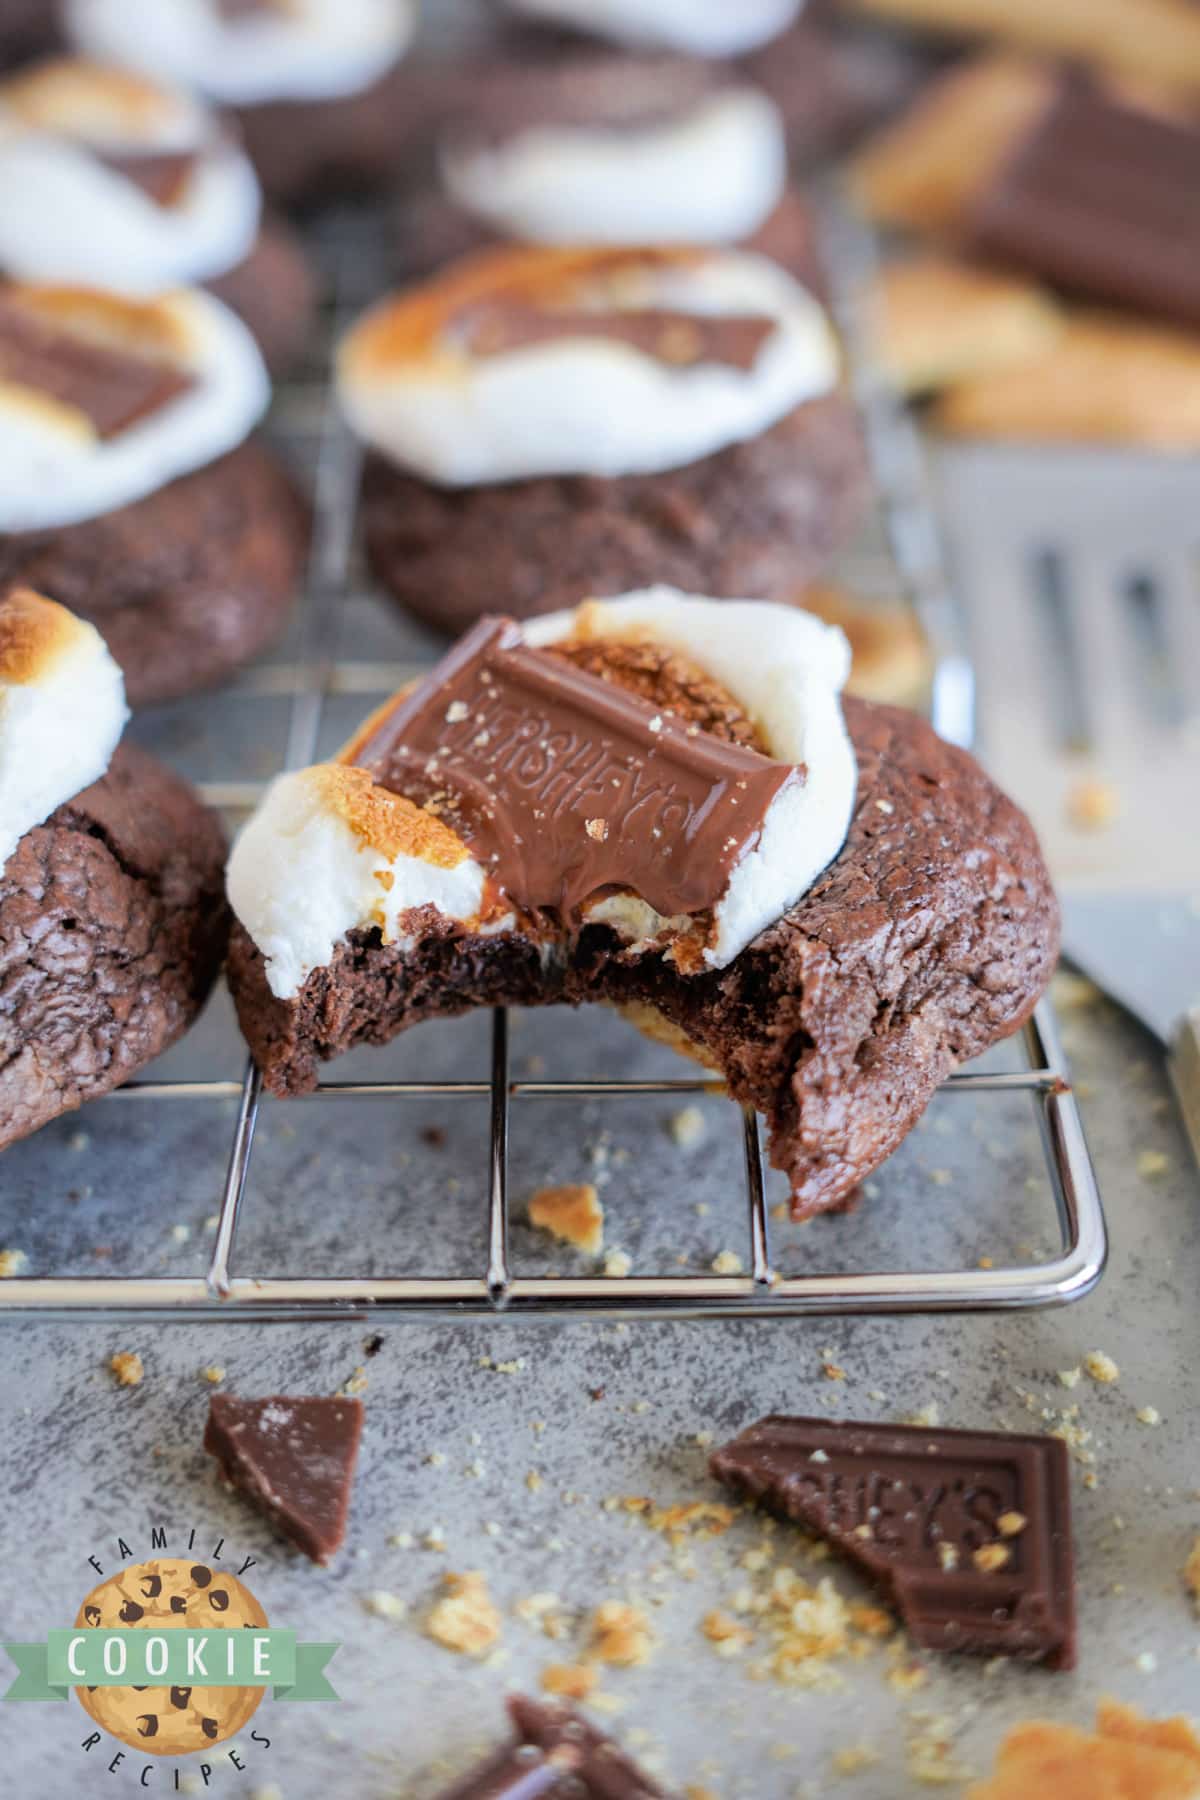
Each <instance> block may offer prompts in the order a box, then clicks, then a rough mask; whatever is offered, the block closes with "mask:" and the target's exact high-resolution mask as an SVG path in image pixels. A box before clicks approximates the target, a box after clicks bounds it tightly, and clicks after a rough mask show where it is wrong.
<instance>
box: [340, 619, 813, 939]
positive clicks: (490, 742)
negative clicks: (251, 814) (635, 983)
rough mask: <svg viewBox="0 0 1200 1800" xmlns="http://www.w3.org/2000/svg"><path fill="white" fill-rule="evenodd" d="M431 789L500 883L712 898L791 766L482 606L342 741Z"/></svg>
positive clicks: (384, 769)
mask: <svg viewBox="0 0 1200 1800" xmlns="http://www.w3.org/2000/svg"><path fill="white" fill-rule="evenodd" d="M354 761H355V762H356V763H358V764H359V765H360V766H361V767H363V768H366V769H369V770H370V772H371V775H372V777H373V779H374V780H375V781H377V782H379V783H380V784H381V785H382V786H384V787H386V788H390V789H391V790H392V791H393V792H395V793H399V794H403V795H405V796H406V797H407V798H408V799H410V800H415V801H417V802H418V803H425V804H431V805H432V806H433V808H434V809H435V810H436V811H437V812H438V813H439V814H441V815H442V816H443V817H444V818H445V819H446V822H447V824H449V825H451V826H452V827H453V828H454V830H455V831H457V832H458V834H459V835H460V836H461V837H462V838H464V839H465V841H466V842H467V844H468V845H469V846H470V847H471V849H472V851H473V853H474V855H475V856H476V857H477V859H478V860H479V862H480V863H482V865H483V866H484V868H486V869H488V870H490V872H491V873H492V874H493V875H494V877H495V879H496V881H497V882H498V883H499V885H500V886H501V887H502V888H503V890H504V892H505V894H506V895H507V896H508V897H509V898H510V899H511V900H513V901H515V902H516V904H517V905H518V906H521V907H524V908H526V909H527V910H529V911H531V912H540V911H543V910H551V911H554V912H556V913H557V914H558V915H559V916H560V917H563V918H566V917H569V916H570V914H571V913H572V912H573V910H574V909H575V908H577V907H578V906H579V905H580V904H581V903H582V902H583V901H584V900H586V899H588V897H589V896H590V895H592V894H595V893H597V892H598V891H602V890H603V889H605V888H606V887H627V888H632V889H633V891H634V892H635V893H636V894H640V895H641V896H642V898H643V899H644V900H647V901H648V902H649V903H650V905H651V906H653V907H655V908H656V909H657V911H658V912H660V913H662V914H663V915H664V916H665V917H668V918H669V917H671V916H672V915H677V914H680V913H687V914H694V913H699V912H703V911H705V910H707V909H708V908H710V907H712V906H715V904H716V902H717V901H718V900H719V899H720V897H721V895H722V894H723V893H724V891H725V888H726V886H727V885H728V881H729V876H730V872H731V871H732V869H733V867H734V865H735V864H736V863H737V862H738V860H739V858H740V857H741V855H742V853H743V851H744V850H745V849H746V847H747V846H748V844H750V843H751V842H752V841H753V840H754V839H755V838H756V837H757V836H758V834H759V832H760V831H761V829H762V824H763V820H764V818H765V817H766V814H767V811H768V809H769V808H770V805H771V802H772V801H773V800H774V798H775V796H776V794H777V793H778V792H779V790H780V788H781V787H782V786H783V785H784V783H785V782H786V781H789V780H790V779H792V778H793V777H794V776H795V775H796V773H797V770H796V768H795V767H794V766H793V765H792V764H790V763H781V762H772V761H771V760H770V759H769V758H768V757H765V756H760V755H759V753H758V752H757V751H756V750H749V749H746V748H745V747H744V746H743V745H741V744H736V743H731V742H726V741H723V740H721V739H719V738H716V737H714V736H713V735H712V734H711V733H709V732H702V731H700V730H698V729H697V728H695V727H689V726H688V725H686V724H685V722H684V721H683V720H682V719H679V718H677V717H674V716H672V715H671V714H670V713H667V712H660V711H659V710H658V709H657V708H656V707H654V706H652V705H651V704H650V702H649V701H647V700H643V699H642V698H641V696H640V695H638V694H634V693H631V692H629V691H628V690H627V689H625V688H620V687H617V686H616V685H615V683H612V682H607V681H603V680H601V679H600V677H599V676H596V675H590V674H588V673H586V672H585V671H584V670H582V669H577V668H574V667H573V666H572V665H571V664H570V663H568V662H566V661H564V660H563V659H562V658H561V657H555V656H551V655H549V654H547V652H546V651H544V650H534V649H530V648H528V647H527V646H526V645H525V644H524V643H523V642H522V639H521V634H520V631H519V629H518V627H517V626H516V625H514V624H513V622H512V621H511V620H510V619H496V618H485V619H481V620H480V621H479V624H478V625H476V626H475V627H474V629H473V630H472V631H469V632H468V633H467V635H466V636H465V637H464V638H462V639H461V641H460V642H459V643H458V644H456V645H455V647H454V649H453V650H451V651H450V652H449V654H448V655H447V656H445V657H444V658H443V660H442V661H441V662H440V663H439V664H438V667H437V668H436V669H435V670H434V671H433V673H432V674H431V675H430V676H429V678H428V679H427V680H426V681H424V682H422V683H421V685H420V687H418V688H417V689H416V690H415V691H414V692H413V693H412V694H410V695H408V696H407V697H406V698H402V699H401V700H400V701H399V703H398V704H397V705H396V706H394V707H393V708H392V709H391V711H390V712H387V713H386V714H385V715H384V717H383V718H382V719H381V720H380V721H379V723H378V724H377V725H376V726H375V728H374V729H373V730H372V731H371V732H370V734H369V735H368V737H367V738H366V740H365V741H364V742H363V743H362V744H360V745H359V746H358V747H357V748H356V750H355V753H354Z"/></svg>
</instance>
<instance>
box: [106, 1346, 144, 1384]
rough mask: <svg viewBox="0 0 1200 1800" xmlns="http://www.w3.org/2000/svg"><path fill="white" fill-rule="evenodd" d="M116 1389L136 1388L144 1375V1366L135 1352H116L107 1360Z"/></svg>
mask: <svg viewBox="0 0 1200 1800" xmlns="http://www.w3.org/2000/svg"><path fill="white" fill-rule="evenodd" d="M108 1366H109V1368H110V1369H111V1370H112V1372H113V1374H114V1375H115V1376H116V1378H117V1386H118V1387H137V1386H139V1385H140V1383H141V1381H142V1379H143V1377H144V1376H145V1373H146V1365H145V1363H143V1361H142V1359H141V1357H140V1356H139V1355H138V1353H137V1351H136V1350H117V1351H115V1352H114V1354H113V1355H112V1356H110V1357H109V1359H108Z"/></svg>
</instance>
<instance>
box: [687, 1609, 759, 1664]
mask: <svg viewBox="0 0 1200 1800" xmlns="http://www.w3.org/2000/svg"><path fill="white" fill-rule="evenodd" d="M700 1629H701V1631H702V1632H703V1633H704V1635H705V1637H706V1638H707V1639H708V1641H709V1643H710V1644H715V1645H716V1647H717V1655H718V1656H740V1655H741V1654H742V1651H743V1650H748V1649H749V1647H750V1645H751V1644H752V1643H753V1642H754V1633H753V1632H752V1631H751V1629H750V1627H749V1626H748V1625H742V1624H739V1622H738V1620H737V1619H735V1618H733V1616H732V1615H731V1614H730V1613H727V1612H722V1611H721V1610H720V1608H717V1609H715V1610H714V1611H713V1612H709V1613H705V1615H704V1617H703V1619H702V1620H701V1621H700Z"/></svg>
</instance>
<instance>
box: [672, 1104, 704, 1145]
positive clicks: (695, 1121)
mask: <svg viewBox="0 0 1200 1800" xmlns="http://www.w3.org/2000/svg"><path fill="white" fill-rule="evenodd" d="M671 1136H672V1137H673V1138H674V1139H675V1142H676V1143H677V1144H678V1145H679V1148H680V1149H681V1150H694V1149H695V1148H696V1146H697V1145H698V1144H702V1143H703V1142H704V1139H705V1138H706V1137H707V1136H708V1125H707V1123H706V1121H705V1118H704V1114H703V1113H702V1112H701V1110H700V1108H699V1107H698V1106H684V1107H681V1108H680V1110H679V1111H678V1112H677V1113H672V1114H671Z"/></svg>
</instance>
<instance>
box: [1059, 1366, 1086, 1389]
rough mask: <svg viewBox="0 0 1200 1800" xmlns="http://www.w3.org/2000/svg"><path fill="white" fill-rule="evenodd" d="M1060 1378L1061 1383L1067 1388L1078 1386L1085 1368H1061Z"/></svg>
mask: <svg viewBox="0 0 1200 1800" xmlns="http://www.w3.org/2000/svg"><path fill="white" fill-rule="evenodd" d="M1058 1379H1059V1382H1060V1384H1061V1385H1062V1386H1063V1387H1065V1388H1073V1387H1078V1386H1079V1383H1080V1382H1081V1381H1082V1379H1083V1370H1082V1369H1060V1370H1059V1371H1058Z"/></svg>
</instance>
